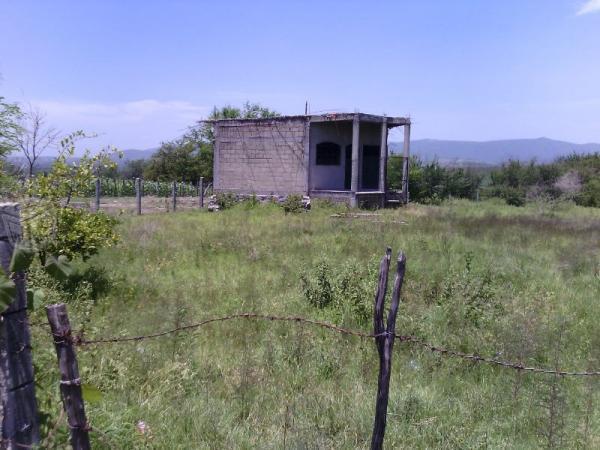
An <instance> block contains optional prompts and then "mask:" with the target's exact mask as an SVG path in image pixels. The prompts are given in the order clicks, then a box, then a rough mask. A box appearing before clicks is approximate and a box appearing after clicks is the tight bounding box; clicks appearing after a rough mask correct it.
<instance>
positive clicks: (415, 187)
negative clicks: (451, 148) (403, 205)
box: [387, 156, 482, 204]
mask: <svg viewBox="0 0 600 450" xmlns="http://www.w3.org/2000/svg"><path fill="white" fill-rule="evenodd" d="M403 162H404V159H403V157H401V156H391V157H390V158H389V160H388V172H387V173H388V175H387V180H388V185H389V186H390V187H391V188H392V189H401V188H402V165H403ZM408 167H409V173H408V178H409V192H410V198H411V200H413V201H416V202H420V203H428V204H439V203H441V201H442V200H444V199H447V198H450V197H455V198H471V199H473V198H475V195H476V191H477V189H478V188H479V186H480V184H481V180H482V176H481V175H479V174H477V173H475V172H474V171H473V170H469V169H462V168H449V167H443V166H442V165H440V163H439V162H438V161H435V160H434V161H431V162H429V163H425V162H423V161H422V160H421V159H420V158H418V157H416V156H413V157H411V158H410V163H409V166H408Z"/></svg>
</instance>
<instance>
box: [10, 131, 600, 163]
mask: <svg viewBox="0 0 600 450" xmlns="http://www.w3.org/2000/svg"><path fill="white" fill-rule="evenodd" d="M388 145H389V149H390V153H392V154H401V153H402V147H403V144H402V142H390V143H389V144H388ZM410 145H411V146H410V150H411V154H413V155H417V156H419V157H420V158H422V159H423V160H425V161H431V160H434V159H435V160H437V161H438V162H439V163H440V164H442V165H445V166H493V165H498V164H500V163H502V162H504V161H507V160H508V159H518V160H520V161H531V160H532V159H534V160H536V161H537V162H542V163H545V162H550V161H552V160H554V159H556V158H557V157H559V156H564V155H568V154H570V153H594V152H600V144H594V143H589V144H574V143H572V142H566V141H557V140H554V139H548V138H538V139H505V140H497V141H452V140H439V139H416V140H413V141H411V143H410ZM156 150H157V148H148V149H145V150H138V149H127V150H123V158H122V159H120V160H116V162H117V163H118V164H119V166H123V165H125V164H126V163H127V161H131V160H136V159H148V158H150V157H151V156H152V154H153V153H154V152H156ZM8 158H9V160H10V161H12V162H13V164H16V165H21V164H23V162H24V159H23V158H22V157H20V156H18V155H16V154H15V155H11V156H9V157H8ZM53 160H54V157H52V156H42V157H41V158H40V160H39V161H38V164H37V169H38V170H46V168H48V167H50V165H51V164H52V161H53Z"/></svg>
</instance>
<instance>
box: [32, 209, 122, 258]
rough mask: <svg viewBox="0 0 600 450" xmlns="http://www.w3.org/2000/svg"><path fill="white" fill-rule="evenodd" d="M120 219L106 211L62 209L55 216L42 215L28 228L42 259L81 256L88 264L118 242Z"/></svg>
mask: <svg viewBox="0 0 600 450" xmlns="http://www.w3.org/2000/svg"><path fill="white" fill-rule="evenodd" d="M116 224H117V220H116V219H115V218H114V217H110V216H108V215H106V214H104V213H102V212H98V213H95V214H92V213H89V212H88V211H85V210H83V209H76V208H70V207H64V208H58V209H57V210H56V212H55V214H48V215H41V216H39V217H38V218H36V220H34V221H32V223H31V224H30V225H29V226H27V227H26V229H27V231H28V233H27V234H28V235H29V236H30V239H31V240H32V241H33V242H34V243H35V245H36V248H37V250H38V254H39V257H40V260H41V261H42V262H44V261H45V259H46V257H47V256H49V255H55V256H58V255H65V256H66V257H67V258H68V259H73V258H76V257H81V258H82V259H83V260H84V261H85V260H86V259H88V258H89V257H90V256H92V255H95V254H96V253H98V250H99V249H101V248H103V247H110V246H111V245H113V244H115V243H117V241H118V235H117V233H116V232H115V225H116Z"/></svg>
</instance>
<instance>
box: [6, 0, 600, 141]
mask: <svg viewBox="0 0 600 450" xmlns="http://www.w3.org/2000/svg"><path fill="white" fill-rule="evenodd" d="M0 21H1V22H0V23H1V24H2V25H1V26H0V74H1V76H2V80H0V95H2V96H4V97H7V98H8V99H9V100H12V101H18V102H21V103H23V104H28V103H31V104H33V105H35V106H37V107H39V108H41V109H42V110H44V111H46V113H47V114H48V119H49V121H50V122H52V123H53V124H54V125H55V126H57V127H58V128H60V129H61V130H63V131H65V132H67V131H71V130H75V129H85V130H86V131H90V132H91V131H94V132H97V133H100V137H99V138H98V140H97V141H98V144H99V145H100V144H108V143H110V144H113V145H116V146H118V147H120V148H148V147H154V146H157V145H158V144H159V143H160V142H161V141H164V140H168V139H172V138H175V137H177V136H178V135H179V134H181V132H182V131H183V130H184V129H185V127H186V126H187V125H190V124H192V123H193V122H194V121H195V120H198V119H201V118H202V117H205V116H206V114H207V113H208V112H209V110H210V109H211V108H212V106H213V105H223V104H241V103H242V102H244V101H245V100H250V101H257V102H260V103H262V104H264V105H265V106H269V107H272V108H274V109H276V110H278V111H280V112H281V113H284V114H301V113H303V112H304V102H305V101H306V100H308V101H309V103H310V109H311V111H312V112H320V111H330V110H338V111H340V110H342V111H355V110H359V111H362V112H369V113H385V114H387V115H410V116H411V117H412V119H413V123H414V127H413V138H415V139H419V138H439V139H469V140H470V139H472V140H488V139H503V138H525V137H540V136H547V137H551V138H556V139H563V140H569V141H573V142H578V143H583V142H600V0H591V1H590V0H502V1H496V0H485V1H484V0H452V1H450V0H435V1H434V0H413V1H408V0H405V1H399V0H397V1H388V2H386V1H371V2H367V1H366V0H365V1H361V2H359V1H337V2H334V1H326V0H322V1H311V0H304V1H293V0H291V1H281V0H280V1H260V0H255V1H252V2H250V1H247V2H242V1H234V0H229V1H227V2H214V1H213V2H201V1H151V0H146V1H133V0H131V1H124V0H121V1H111V0H102V1H100V0H97V1H60V0H53V1H42V0H39V1H30V0H0Z"/></svg>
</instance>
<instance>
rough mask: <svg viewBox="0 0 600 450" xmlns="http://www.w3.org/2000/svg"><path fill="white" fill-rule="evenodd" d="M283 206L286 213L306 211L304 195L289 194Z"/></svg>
mask: <svg viewBox="0 0 600 450" xmlns="http://www.w3.org/2000/svg"><path fill="white" fill-rule="evenodd" d="M281 206H282V208H283V210H284V211H285V213H286V214H289V213H291V214H297V213H301V212H302V211H304V204H303V203H302V196H301V195H299V194H291V195H288V196H287V197H286V199H285V200H284V202H283V203H282V204H281Z"/></svg>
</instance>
